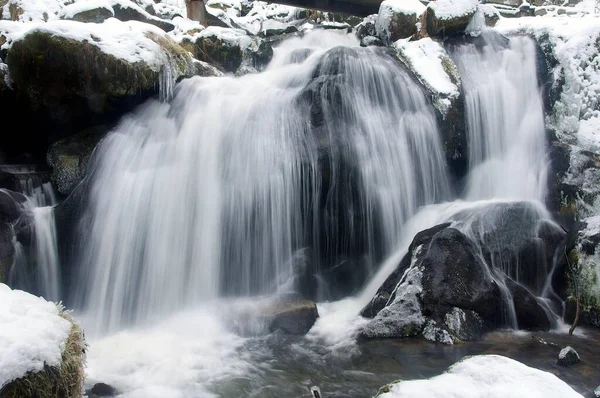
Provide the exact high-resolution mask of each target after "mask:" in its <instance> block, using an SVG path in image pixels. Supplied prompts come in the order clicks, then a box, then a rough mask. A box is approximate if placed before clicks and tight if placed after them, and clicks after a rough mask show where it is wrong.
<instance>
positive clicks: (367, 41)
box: [360, 36, 385, 47]
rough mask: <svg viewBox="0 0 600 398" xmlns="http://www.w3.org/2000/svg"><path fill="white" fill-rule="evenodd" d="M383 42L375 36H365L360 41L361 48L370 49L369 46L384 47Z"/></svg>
mask: <svg viewBox="0 0 600 398" xmlns="http://www.w3.org/2000/svg"><path fill="white" fill-rule="evenodd" d="M384 45H385V44H383V41H381V39H380V38H379V37H375V36H365V37H363V38H362V39H361V40H360V46H361V47H369V46H378V47H383V46H384Z"/></svg>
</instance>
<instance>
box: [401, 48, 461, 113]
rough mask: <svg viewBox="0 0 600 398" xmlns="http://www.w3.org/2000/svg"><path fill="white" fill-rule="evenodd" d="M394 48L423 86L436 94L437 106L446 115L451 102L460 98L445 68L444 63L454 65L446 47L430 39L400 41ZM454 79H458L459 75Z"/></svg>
mask: <svg viewBox="0 0 600 398" xmlns="http://www.w3.org/2000/svg"><path fill="white" fill-rule="evenodd" d="M394 46H395V47H396V49H397V50H398V51H399V52H400V54H401V55H402V56H403V57H404V59H405V60H406V62H407V63H408V64H409V65H407V66H408V67H409V68H410V69H411V70H412V71H414V72H415V73H416V74H417V77H418V78H419V80H420V81H421V82H422V83H423V85H425V87H427V89H428V90H430V91H432V92H433V93H434V94H435V96H436V97H437V100H436V104H435V105H436V107H437V108H438V109H439V110H440V112H441V113H442V114H445V113H446V111H447V110H448V108H449V107H450V100H453V99H456V98H458V96H459V89H458V87H457V86H456V84H454V83H453V82H452V79H451V78H450V75H449V74H448V73H449V72H448V71H447V70H446V69H445V68H444V64H443V62H447V65H452V62H451V60H450V57H449V55H448V53H447V52H446V50H445V49H444V47H443V46H442V45H441V44H440V43H438V42H437V41H434V40H432V39H431V38H429V37H426V38H423V39H421V40H417V41H409V40H408V39H400V40H398V41H397V42H396V43H394ZM454 77H455V78H458V74H456V75H455V76H454Z"/></svg>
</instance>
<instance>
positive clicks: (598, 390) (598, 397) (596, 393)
mask: <svg viewBox="0 0 600 398" xmlns="http://www.w3.org/2000/svg"><path fill="white" fill-rule="evenodd" d="M594 397H596V398H600V386H598V387H596V389H595V390H594Z"/></svg>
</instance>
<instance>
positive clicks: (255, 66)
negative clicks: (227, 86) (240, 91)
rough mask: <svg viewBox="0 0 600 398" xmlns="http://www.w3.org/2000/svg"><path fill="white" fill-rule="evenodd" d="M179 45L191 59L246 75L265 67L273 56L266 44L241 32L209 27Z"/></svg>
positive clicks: (181, 38)
mask: <svg viewBox="0 0 600 398" xmlns="http://www.w3.org/2000/svg"><path fill="white" fill-rule="evenodd" d="M180 40H181V41H180V43H181V45H182V46H183V47H184V48H185V49H187V50H188V51H190V52H191V53H192V54H194V56H195V57H196V58H197V59H199V60H201V61H204V62H208V63H209V64H211V65H215V66H218V67H220V68H221V69H222V70H223V71H225V72H229V73H238V74H242V73H247V72H251V71H256V70H260V69H262V68H263V67H265V66H266V65H267V64H268V63H269V61H270V60H271V58H272V57H273V49H272V47H271V46H270V44H269V43H267V42H265V41H263V40H262V39H260V38H259V37H250V36H248V35H247V34H246V32H245V31H243V30H241V29H232V28H222V27H218V26H209V27H208V28H206V29H204V30H202V31H200V32H195V33H193V34H192V35H183V36H181V37H180Z"/></svg>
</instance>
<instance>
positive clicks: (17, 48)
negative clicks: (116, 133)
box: [7, 20, 195, 146]
mask: <svg viewBox="0 0 600 398" xmlns="http://www.w3.org/2000/svg"><path fill="white" fill-rule="evenodd" d="M106 23H109V21H107V22H105V24H106ZM71 24H72V25H73V26H72V27H73V29H77V30H78V31H79V32H80V34H81V35H84V34H89V37H91V38H92V39H91V40H90V41H88V40H75V39H73V38H72V37H70V36H69V35H66V34H64V35H63V34H61V33H60V32H61V30H60V29H62V28H63V27H64V26H65V25H71ZM129 26H130V25H129V24H128V23H124V22H119V21H116V20H114V21H112V20H111V21H110V26H107V27H106V29H103V30H99V29H98V28H97V25H96V24H84V23H79V22H75V21H54V22H48V23H47V24H45V25H44V31H39V30H35V29H32V30H31V31H30V32H29V33H28V34H26V35H25V36H23V37H22V38H21V39H19V40H17V41H15V42H14V43H13V45H12V48H11V49H10V51H9V53H8V56H7V64H8V67H9V71H10V76H11V79H12V88H13V89H14V90H15V92H16V93H17V97H18V100H19V101H21V102H22V105H23V108H25V109H23V111H25V110H29V111H30V112H31V118H32V119H35V121H36V123H39V124H40V125H43V127H44V128H43V129H40V130H41V131H44V134H46V136H43V137H39V138H37V139H39V140H40V141H42V140H43V144H44V145H47V144H48V142H53V141H57V140H59V139H61V138H64V137H66V136H69V135H71V134H73V133H75V132H77V131H81V130H83V129H85V128H87V127H90V126H93V125H97V124H104V123H109V122H113V121H115V120H116V119H118V118H119V117H120V116H121V115H122V114H123V113H126V112H127V111H129V110H131V109H132V108H133V107H134V106H136V105H138V104H140V103H142V102H144V101H145V100H146V99H148V98H149V97H151V96H153V95H156V94H158V91H159V87H160V86H161V84H159V83H160V82H161V80H162V78H163V76H164V73H163V68H164V67H165V65H166V64H169V66H170V68H171V72H172V75H171V76H172V78H173V80H174V81H177V80H180V79H181V78H184V77H190V76H193V75H194V74H195V67H194V64H193V59H192V57H191V55H190V54H189V53H188V52H187V51H185V50H184V49H183V48H182V47H180V46H179V45H177V44H176V43H175V42H173V41H172V40H171V39H170V38H169V37H168V36H167V35H166V34H159V33H158V32H159V31H158V29H156V28H154V27H148V29H147V30H145V29H146V28H144V27H142V26H137V25H136V29H140V30H131V35H132V36H133V37H134V38H135V39H133V38H132V40H135V41H136V43H137V46H138V47H139V50H140V53H143V54H145V55H144V58H142V57H139V59H138V60H137V61H134V59H135V55H133V54H131V55H121V54H129V53H127V52H124V51H122V50H126V48H123V49H121V48H118V47H117V46H120V44H119V43H120V42H116V41H115V40H114V34H116V33H115V32H120V31H130V29H129V28H128V27H129ZM53 29H54V30H53ZM104 35H106V36H104ZM95 43H100V44H101V45H103V46H105V47H100V45H95ZM129 44H130V43H127V44H124V45H129ZM107 46H115V48H114V49H113V48H112V47H110V48H111V50H110V51H113V50H121V51H114V52H110V51H109V52H106V51H104V50H103V49H102V48H106V47H107ZM113 54H118V56H116V55H113ZM30 146H33V144H32V143H31V142H30Z"/></svg>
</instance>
